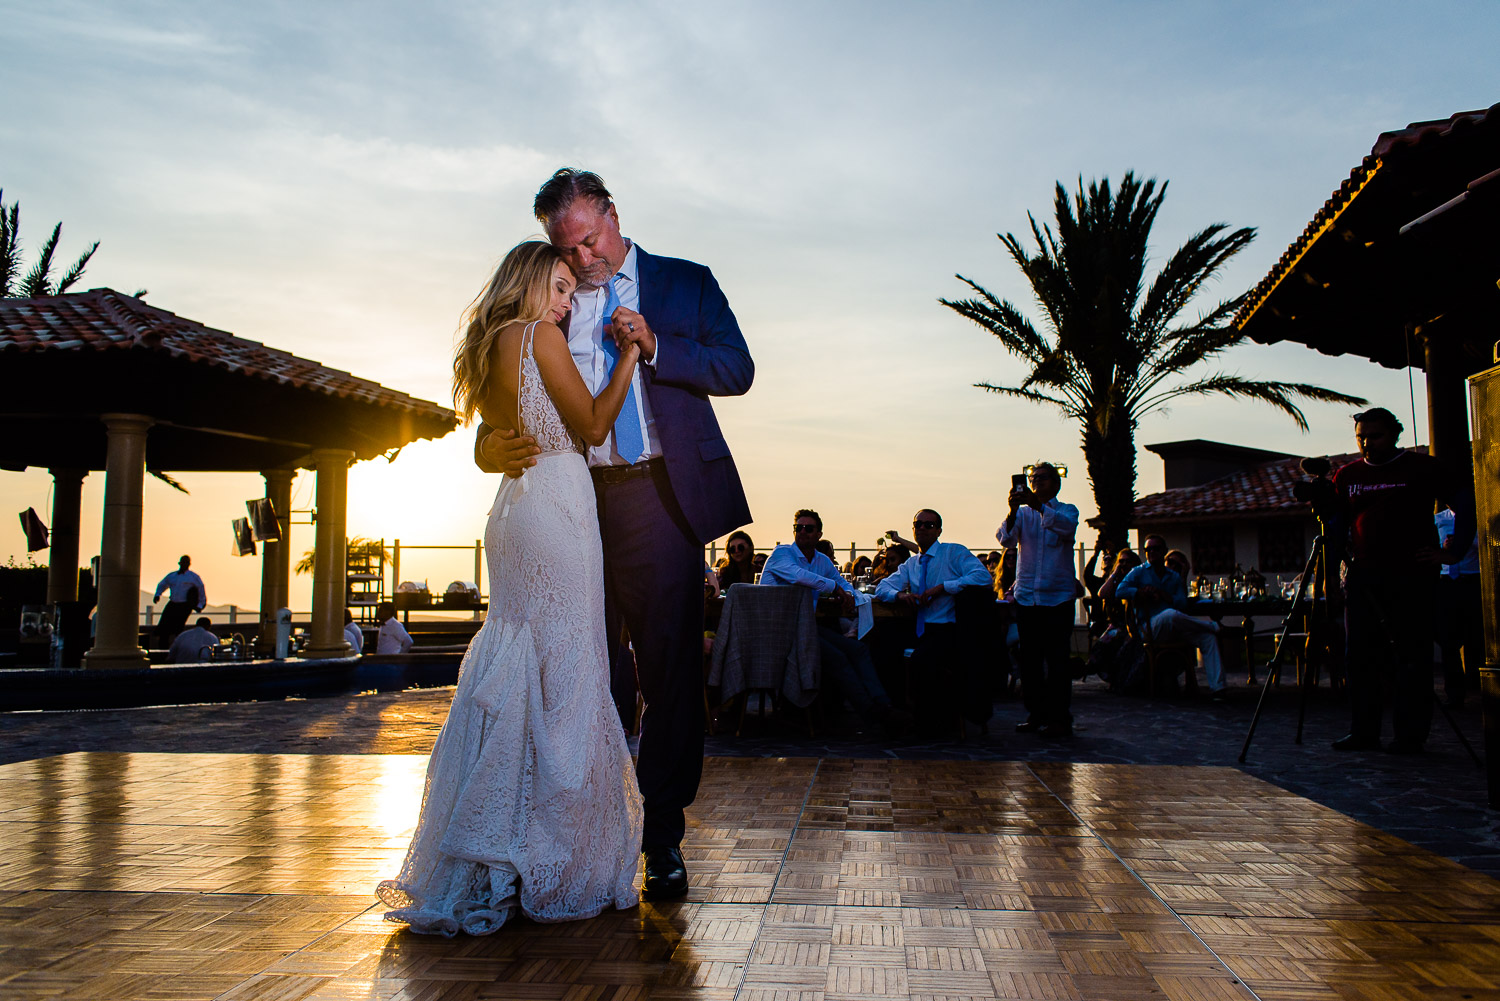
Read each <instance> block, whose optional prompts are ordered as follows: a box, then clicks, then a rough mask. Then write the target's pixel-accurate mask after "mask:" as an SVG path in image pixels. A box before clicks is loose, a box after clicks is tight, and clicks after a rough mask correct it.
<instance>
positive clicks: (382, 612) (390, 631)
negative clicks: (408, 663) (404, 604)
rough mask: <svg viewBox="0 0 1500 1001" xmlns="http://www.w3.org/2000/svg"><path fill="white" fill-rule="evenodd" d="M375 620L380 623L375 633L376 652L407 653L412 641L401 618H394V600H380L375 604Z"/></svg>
mask: <svg viewBox="0 0 1500 1001" xmlns="http://www.w3.org/2000/svg"><path fill="white" fill-rule="evenodd" d="M375 621H376V622H378V623H379V624H380V632H379V633H377V634H376V635H375V652H376V653H407V652H408V651H410V650H411V648H412V646H413V644H414V641H413V640H412V638H411V634H410V633H408V632H407V631H406V627H405V626H403V625H402V624H401V620H400V619H398V618H396V603H395V602H393V601H382V602H381V603H380V604H379V605H376V606H375Z"/></svg>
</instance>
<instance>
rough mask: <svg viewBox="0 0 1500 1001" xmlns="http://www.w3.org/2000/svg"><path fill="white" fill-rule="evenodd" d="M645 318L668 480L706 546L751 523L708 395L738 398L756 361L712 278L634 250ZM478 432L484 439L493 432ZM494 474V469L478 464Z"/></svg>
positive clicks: (645, 370)
mask: <svg viewBox="0 0 1500 1001" xmlns="http://www.w3.org/2000/svg"><path fill="white" fill-rule="evenodd" d="M635 252H636V269H637V270H636V277H637V279H638V280H639V282H640V286H641V303H640V306H641V308H640V314H641V315H642V316H644V317H645V318H646V322H647V323H649V324H650V325H651V329H652V331H654V332H655V334H656V341H657V347H656V350H657V354H656V365H655V366H654V367H653V366H651V365H645V364H643V365H641V381H642V383H643V385H644V386H645V387H646V396H647V398H648V399H649V400H650V401H651V412H652V415H653V416H654V417H655V419H656V434H657V437H658V438H659V439H660V440H661V450H662V457H663V459H664V460H665V462H666V467H667V478H668V480H669V481H670V482H671V485H672V493H673V494H674V496H675V497H676V499H677V504H678V506H679V507H681V508H682V513H683V516H684V517H686V518H687V522H688V526H689V527H690V528H691V529H692V531H693V534H694V535H696V536H697V537H698V541H699V542H703V543H707V542H708V541H709V540H711V539H717V538H719V537H720V536H722V535H725V534H727V533H729V532H732V531H734V530H735V529H736V528H739V527H740V526H741V525H746V524H748V523H749V522H750V505H749V503H748V502H747V501H746V500H745V489H744V486H743V485H742V484H741V483H740V474H739V470H738V469H736V468H735V465H734V458H733V456H731V455H730V454H729V443H728V442H726V441H725V440H724V433H723V431H721V430H720V429H719V420H718V418H717V417H715V416H714V408H713V404H711V403H710V402H709V399H708V398H709V397H710V396H740V395H742V394H743V393H745V392H746V391H747V390H748V389H749V388H750V383H751V382H752V381H753V380H754V379H755V363H754V362H753V361H751V359H750V349H749V348H748V347H747V346H746V344H745V337H744V335H743V334H741V333H740V325H739V323H738V322H737V321H736V320H735V318H734V313H733V312H732V311H731V310H730V308H729V300H727V299H726V298H725V297H724V293H723V292H722V291H720V290H719V283H718V282H716V281H715V280H714V276H713V273H712V272H710V271H709V270H708V268H706V267H704V266H703V265H701V264H694V263H693V262H692V261H684V260H680V259H678V258H675V257H657V256H656V255H654V254H648V253H646V251H645V250H643V249H642V248H641V246H640V245H639V244H637V245H636V248H635ZM489 431H490V429H489V426H488V425H484V424H481V425H480V426H479V440H481V441H482V440H483V439H484V437H485V435H487V434H489ZM475 445H476V447H475V456H476V461H478V462H479V464H480V467H481V468H484V469H486V470H487V471H489V472H495V471H496V470H495V469H493V468H492V467H489V465H488V464H487V463H485V462H484V461H483V460H482V459H478V458H477V457H478V454H479V453H478V442H476V443H475Z"/></svg>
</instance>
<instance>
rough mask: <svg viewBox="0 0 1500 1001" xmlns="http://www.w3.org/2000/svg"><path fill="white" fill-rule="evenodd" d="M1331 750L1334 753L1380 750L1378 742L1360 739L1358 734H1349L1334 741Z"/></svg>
mask: <svg viewBox="0 0 1500 1001" xmlns="http://www.w3.org/2000/svg"><path fill="white" fill-rule="evenodd" d="M1333 749H1334V750H1335V751H1378V750H1380V741H1379V740H1376V739H1375V738H1373V737H1361V736H1359V735H1358V734H1355V733H1351V734H1347V735H1345V736H1343V737H1340V738H1339V739H1338V740H1335V741H1334V742H1333Z"/></svg>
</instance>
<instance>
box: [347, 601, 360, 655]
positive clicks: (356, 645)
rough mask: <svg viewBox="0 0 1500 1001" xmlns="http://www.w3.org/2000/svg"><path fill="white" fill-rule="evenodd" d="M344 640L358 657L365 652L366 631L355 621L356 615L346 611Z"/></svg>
mask: <svg viewBox="0 0 1500 1001" xmlns="http://www.w3.org/2000/svg"><path fill="white" fill-rule="evenodd" d="M344 640H345V641H346V642H347V643H348V644H349V649H351V650H353V651H354V656H356V657H358V656H359V655H360V654H361V653H363V652H364V650H365V631H364V630H363V629H361V628H360V627H359V623H357V622H355V621H354V613H353V612H351V611H349V609H347V608H346V609H344Z"/></svg>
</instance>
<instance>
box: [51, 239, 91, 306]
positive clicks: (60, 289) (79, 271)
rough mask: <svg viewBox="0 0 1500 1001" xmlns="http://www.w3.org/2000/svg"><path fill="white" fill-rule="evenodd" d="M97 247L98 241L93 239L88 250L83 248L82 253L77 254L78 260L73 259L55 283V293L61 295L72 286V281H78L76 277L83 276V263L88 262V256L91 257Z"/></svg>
mask: <svg viewBox="0 0 1500 1001" xmlns="http://www.w3.org/2000/svg"><path fill="white" fill-rule="evenodd" d="M98 249H99V241H98V240H95V241H94V245H93V246H91V247H89V249H88V250H85V251H84V252H83V253H81V254H79V255H78V260H76V261H74V262H73V263H72V264H71V265H69V267H68V270H67V273H65V274H64V275H63V276H62V280H61V281H59V282H58V283H57V289H56V293H55V294H57V295H62V294H63V293H64V292H66V291H67V290H68V289H70V288H72V287H73V283H74V282H76V281H78V279H80V278H82V277H83V268H84V265H86V264H88V262H89V258H90V257H93V256H94V251H96V250H98Z"/></svg>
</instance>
